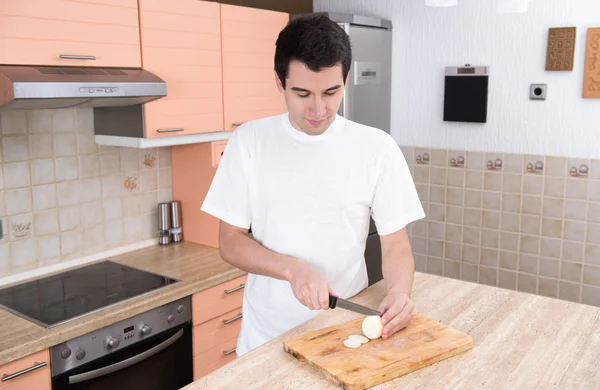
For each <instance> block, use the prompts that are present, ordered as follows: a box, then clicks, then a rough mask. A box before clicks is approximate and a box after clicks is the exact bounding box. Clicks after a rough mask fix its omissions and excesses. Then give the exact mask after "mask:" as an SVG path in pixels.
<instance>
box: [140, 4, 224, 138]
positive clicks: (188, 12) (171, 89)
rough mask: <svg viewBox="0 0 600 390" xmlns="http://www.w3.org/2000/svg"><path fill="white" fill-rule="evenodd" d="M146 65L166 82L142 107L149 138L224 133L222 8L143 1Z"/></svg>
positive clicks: (142, 16) (142, 39)
mask: <svg viewBox="0 0 600 390" xmlns="http://www.w3.org/2000/svg"><path fill="white" fill-rule="evenodd" d="M139 7H140V30H141V42H142V63H143V67H144V69H146V70H148V71H150V72H153V73H154V74H156V75H157V76H159V77H160V78H162V79H163V80H165V81H166V83H167V96H166V97H163V98H161V99H158V100H156V101H153V102H150V103H146V104H145V105H144V119H145V123H144V125H145V131H146V137H163V136H170V135H181V134H198V133H202V132H213V131H220V130H223V89H222V77H221V73H222V71H221V24H220V17H219V4H218V3H213V2H208V1H198V0H176V1H164V0H139Z"/></svg>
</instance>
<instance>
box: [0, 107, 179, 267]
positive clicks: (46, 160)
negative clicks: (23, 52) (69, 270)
mask: <svg viewBox="0 0 600 390" xmlns="http://www.w3.org/2000/svg"><path fill="white" fill-rule="evenodd" d="M171 199H172V184H171V149H170V148H158V149H142V150H138V149H130V148H117V147H104V146H99V145H96V143H95V142H94V130H93V110H92V109H66V110H33V111H5V112H2V113H0V218H1V219H2V230H3V232H4V238H3V239H0V276H5V275H9V274H14V273H18V272H22V271H26V270H29V269H32V268H36V267H42V266H45V265H50V264H54V263H57V262H61V261H66V260H71V259H74V258H78V257H81V256H85V255H90V254H94V253H99V252H102V251H105V250H108V249H112V248H116V247H119V246H122V245H126V244H131V243H135V242H139V241H143V240H145V239H148V238H152V237H156V232H157V228H158V223H157V205H158V203H159V202H161V201H168V200H171Z"/></svg>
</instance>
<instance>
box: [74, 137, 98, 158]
mask: <svg viewBox="0 0 600 390" xmlns="http://www.w3.org/2000/svg"><path fill="white" fill-rule="evenodd" d="M77 150H78V152H79V154H92V153H98V150H99V148H98V145H96V141H95V139H94V134H93V133H92V134H82V133H79V134H77Z"/></svg>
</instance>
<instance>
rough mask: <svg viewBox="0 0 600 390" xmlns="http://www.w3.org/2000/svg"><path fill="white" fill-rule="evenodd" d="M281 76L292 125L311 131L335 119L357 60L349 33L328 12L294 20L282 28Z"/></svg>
mask: <svg viewBox="0 0 600 390" xmlns="http://www.w3.org/2000/svg"><path fill="white" fill-rule="evenodd" d="M276 46H277V47H276V51H275V75H276V76H275V78H276V82H277V87H278V88H279V91H280V92H282V93H283V95H284V97H285V102H286V105H287V108H288V111H289V113H290V121H291V122H292V125H293V126H294V127H295V128H296V129H298V130H300V131H303V132H305V133H307V134H309V135H318V134H321V133H323V132H324V131H325V130H327V128H328V127H329V125H331V123H332V122H333V121H334V119H335V115H336V113H337V111H338V108H339V106H340V103H341V101H342V97H343V93H344V89H345V85H346V79H347V76H348V72H349V71H350V65H351V63H352V50H351V47H350V38H349V37H348V34H346V32H345V31H344V30H343V29H342V28H341V27H340V26H339V25H338V24H337V23H335V22H333V21H332V20H331V19H329V18H328V17H327V16H324V15H312V16H306V17H302V18H298V19H295V20H293V21H291V22H290V23H289V24H288V25H287V26H286V27H285V28H284V29H283V30H282V31H281V33H279V38H278V39H277V44H276Z"/></svg>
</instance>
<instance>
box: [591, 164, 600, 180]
mask: <svg viewBox="0 0 600 390" xmlns="http://www.w3.org/2000/svg"><path fill="white" fill-rule="evenodd" d="M590 179H594V180H600V159H596V160H592V167H591V168H590Z"/></svg>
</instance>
